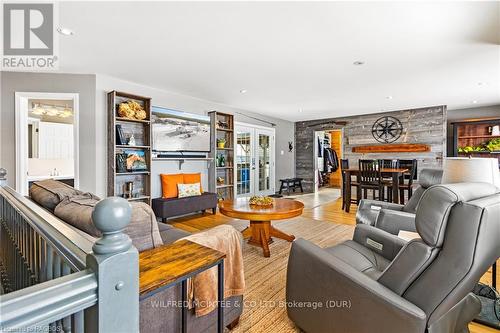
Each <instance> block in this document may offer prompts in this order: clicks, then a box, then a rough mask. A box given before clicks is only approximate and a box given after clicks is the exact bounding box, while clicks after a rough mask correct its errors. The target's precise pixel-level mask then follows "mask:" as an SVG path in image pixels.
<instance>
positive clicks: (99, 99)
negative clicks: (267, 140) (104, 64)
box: [95, 74, 295, 197]
mask: <svg viewBox="0 0 500 333" xmlns="http://www.w3.org/2000/svg"><path fill="white" fill-rule="evenodd" d="M112 90H119V91H124V92H129V93H132V94H137V95H143V96H149V97H151V98H152V104H153V105H155V106H163V107H167V108H170V109H174V110H180V111H185V112H191V113H197V114H206V113H207V112H208V111H211V110H217V111H220V112H226V113H231V114H235V120H236V121H240V122H245V123H252V124H257V125H261V126H266V124H265V123H263V122H260V121H258V120H255V119H252V118H248V117H246V116H245V115H249V116H251V117H256V118H259V119H264V120H267V121H270V122H272V123H275V124H276V182H279V179H280V178H287V177H293V176H294V175H295V158H294V153H293V152H291V153H290V152H288V141H294V130H295V128H294V123H292V122H289V121H286V120H281V119H275V118H271V117H265V116H262V115H260V114H255V113H252V112H249V111H246V110H241V109H237V108H234V107H230V106H227V105H222V104H218V103H214V102H210V101H207V100H203V99H199V98H195V97H191V96H185V95H180V94H176V93H172V92H168V91H165V90H161V89H157V88H153V87H148V86H144V85H139V84H136V83H133V82H128V81H124V80H121V79H117V78H113V77H110V76H106V75H100V74H98V75H97V76H96V118H95V121H96V147H97V148H96V149H97V151H96V160H95V163H96V165H95V170H96V172H97V173H96V178H97V179H102V180H105V179H106V173H107V167H106V165H107V164H106V163H107V150H106V145H107V93H108V92H110V91H112ZM237 113H243V114H244V115H241V114H237ZM267 126H270V125H267ZM281 151H283V155H281V153H280V152H281ZM151 171H152V180H153V181H152V188H151V192H152V195H153V197H157V196H160V195H161V183H160V177H159V174H160V173H177V172H179V167H178V162H176V161H154V162H153V165H152V168H151ZM182 172H184V173H188V172H201V173H202V177H203V178H204V181H203V183H204V184H202V185H203V186H204V188H207V172H208V170H207V165H206V162H204V161H189V162H188V161H186V163H184V164H183V166H182ZM96 194H97V195H100V196H105V194H106V181H102V182H99V183H98V184H97V188H96Z"/></svg>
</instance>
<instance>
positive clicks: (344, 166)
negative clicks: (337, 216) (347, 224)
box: [340, 159, 361, 210]
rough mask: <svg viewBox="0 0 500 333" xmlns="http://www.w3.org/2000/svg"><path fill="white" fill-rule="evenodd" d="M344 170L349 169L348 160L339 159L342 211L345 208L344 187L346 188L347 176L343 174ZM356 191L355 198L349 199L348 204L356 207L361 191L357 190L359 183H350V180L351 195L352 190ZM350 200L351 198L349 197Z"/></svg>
mask: <svg viewBox="0 0 500 333" xmlns="http://www.w3.org/2000/svg"><path fill="white" fill-rule="evenodd" d="M345 169H349V160H347V159H341V160H340V171H341V173H342V210H344V209H345V208H346V206H347V203H346V201H345V200H346V190H347V188H346V186H347V178H346V177H347V176H346V173H345V172H344V170H345ZM353 187H354V188H355V189H356V198H355V199H351V202H350V203H354V204H356V205H358V204H359V201H360V200H361V191H360V189H359V183H358V182H357V181H352V179H351V193H352V188H353ZM351 198H352V196H351Z"/></svg>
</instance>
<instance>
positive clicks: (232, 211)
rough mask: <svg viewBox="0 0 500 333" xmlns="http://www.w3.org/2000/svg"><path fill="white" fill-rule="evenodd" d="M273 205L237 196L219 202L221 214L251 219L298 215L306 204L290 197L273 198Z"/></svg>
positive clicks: (268, 219)
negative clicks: (252, 201)
mask: <svg viewBox="0 0 500 333" xmlns="http://www.w3.org/2000/svg"><path fill="white" fill-rule="evenodd" d="M273 201H274V202H273V205H272V206H256V205H250V204H249V198H237V199H235V200H224V201H220V202H219V211H220V212H221V214H223V215H226V216H229V217H234V218H237V219H243V220H250V221H271V220H282V219H289V218H292V217H296V216H299V215H301V214H302V210H303V209H304V204H303V203H302V202H300V201H296V200H290V199H273Z"/></svg>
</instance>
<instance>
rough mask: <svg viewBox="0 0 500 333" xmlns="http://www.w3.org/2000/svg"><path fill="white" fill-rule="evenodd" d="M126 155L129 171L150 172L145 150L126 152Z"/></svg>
mask: <svg viewBox="0 0 500 333" xmlns="http://www.w3.org/2000/svg"><path fill="white" fill-rule="evenodd" d="M124 154H126V155H127V159H126V164H127V171H146V170H148V165H147V164H146V157H145V152H144V151H143V150H125V151H124Z"/></svg>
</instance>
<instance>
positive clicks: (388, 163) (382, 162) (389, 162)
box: [379, 160, 399, 169]
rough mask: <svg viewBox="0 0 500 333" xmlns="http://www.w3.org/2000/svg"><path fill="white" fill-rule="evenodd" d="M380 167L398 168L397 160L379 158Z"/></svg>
mask: <svg viewBox="0 0 500 333" xmlns="http://www.w3.org/2000/svg"><path fill="white" fill-rule="evenodd" d="M379 167H380V168H381V169H397V168H399V160H379Z"/></svg>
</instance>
